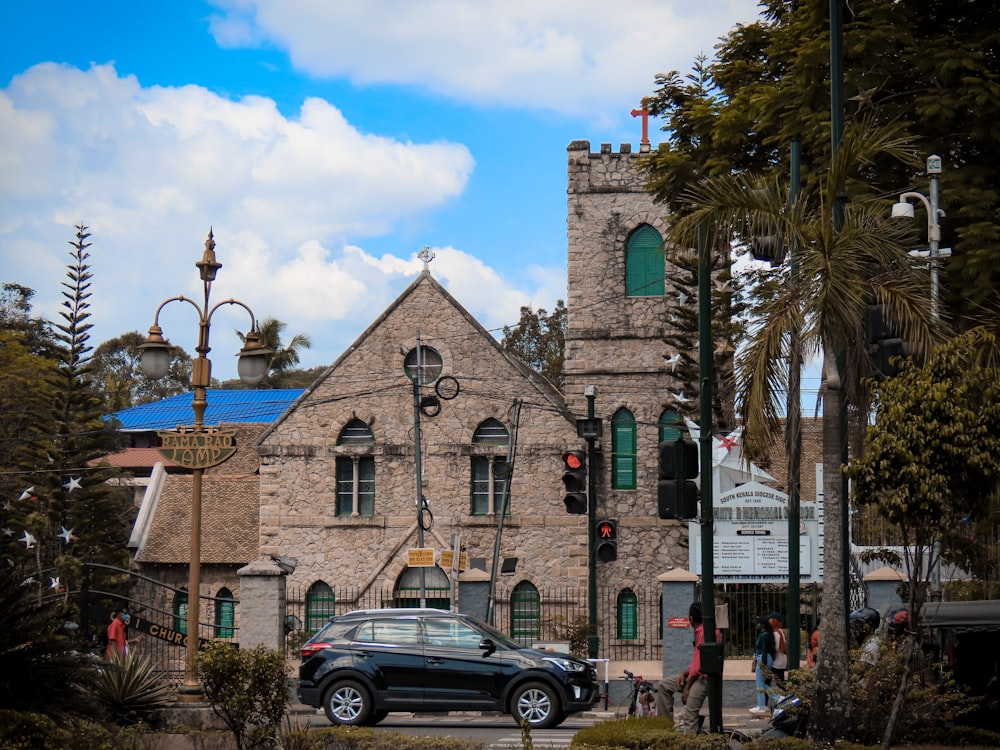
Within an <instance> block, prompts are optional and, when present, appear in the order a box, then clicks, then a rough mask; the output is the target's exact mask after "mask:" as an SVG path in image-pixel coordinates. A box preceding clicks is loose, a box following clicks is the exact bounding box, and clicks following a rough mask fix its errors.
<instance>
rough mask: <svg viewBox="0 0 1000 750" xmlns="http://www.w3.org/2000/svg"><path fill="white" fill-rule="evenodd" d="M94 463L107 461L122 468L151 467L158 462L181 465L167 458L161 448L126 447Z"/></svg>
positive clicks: (166, 464)
mask: <svg viewBox="0 0 1000 750" xmlns="http://www.w3.org/2000/svg"><path fill="white" fill-rule="evenodd" d="M93 463H94V464H105V463H106V464H108V465H109V466H115V467H118V468H122V469H150V468H152V467H153V465H154V464H156V463H162V464H163V465H164V466H179V465H180V464H176V463H174V462H173V461H170V460H169V459H167V458H165V457H164V456H163V454H162V453H160V449H159V448H126V449H125V450H123V451H118V452H117V453H109V454H108V455H106V456H103V457H102V458H100V459H98V460H96V461H94V462H93Z"/></svg>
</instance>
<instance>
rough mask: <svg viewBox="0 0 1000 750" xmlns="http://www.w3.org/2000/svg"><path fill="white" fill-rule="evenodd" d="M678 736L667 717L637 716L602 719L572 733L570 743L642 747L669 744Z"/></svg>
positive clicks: (575, 744)
mask: <svg viewBox="0 0 1000 750" xmlns="http://www.w3.org/2000/svg"><path fill="white" fill-rule="evenodd" d="M677 736H678V735H677V732H675V731H674V722H673V721H672V720H671V719H670V717H669V716H638V717H636V718H634V719H612V720H610V721H602V722H600V723H598V724H594V726H592V727H588V728H586V729H581V730H580V731H579V732H577V733H576V734H575V735H574V736H573V741H572V745H573V746H580V745H586V746H588V747H594V746H597V747H623V748H629V750H645V748H652V747H672V746H673V745H672V744H671V743H672V742H673V741H674V740H675V739H676V738H677Z"/></svg>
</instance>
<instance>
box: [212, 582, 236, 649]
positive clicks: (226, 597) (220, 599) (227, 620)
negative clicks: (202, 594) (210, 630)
mask: <svg viewBox="0 0 1000 750" xmlns="http://www.w3.org/2000/svg"><path fill="white" fill-rule="evenodd" d="M235 632H236V601H235V600H234V599H233V592H232V591H230V590H229V589H227V588H226V587H225V586H223V587H222V588H221V589H219V592H218V593H217V594H216V595H215V637H216V638H232V637H233V635H235Z"/></svg>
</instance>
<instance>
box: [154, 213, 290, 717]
mask: <svg viewBox="0 0 1000 750" xmlns="http://www.w3.org/2000/svg"><path fill="white" fill-rule="evenodd" d="M195 266H197V268H198V271H199V274H200V276H201V280H202V285H203V287H204V290H205V298H204V301H203V303H202V304H200V305H199V304H198V303H197V302H196V301H195V300H193V299H190V298H188V297H184V296H178V297H170V298H169V299H166V300H164V301H163V302H161V303H160V305H159V307H157V308H156V314H155V315H154V317H153V325H152V326H150V328H149V336H148V338H147V339H146V341H145V342H144V343H143V344H141V345H140V347H139V348H140V349H141V350H142V352H141V359H140V365H141V367H142V371H143V373H144V374H145V375H146V376H147V377H149V378H153V379H157V378H162V377H163V376H164V375H166V374H167V370H168V369H169V368H170V355H171V350H172V348H173V347H172V346H171V345H170V342H169V341H167V340H166V339H165V338H164V337H163V329H161V328H160V324H159V323H160V311H161V310H163V308H164V307H166V306H167V305H169V304H170V303H171V302H187V303H189V304H190V305H191V306H192V307H194V309H195V310H196V311H197V313H198V345H197V346H196V347H195V351H196V352H197V355H198V356H197V357H196V358H195V359H194V361H193V363H192V364H193V369H192V373H191V388H192V391H193V394H194V398H193V400H192V402H191V407H192V409H193V410H194V424H193V425H191V426H190V427H178V428H177V429H176V430H165V431H161V432H159V433H158V434H159V437H160V439H161V443H162V445H161V447H160V452H161V453H162V454H163V455H164V456H165V457H167V458H168V459H170V460H171V461H174V462H175V463H178V464H180V465H181V466H183V467H185V468H188V469H191V470H192V473H191V553H190V558H189V561H188V562H189V570H188V608H187V610H188V611H187V637H186V654H185V660H184V683H183V685H181V687H180V690H179V691H178V692H179V697H180V698H181V699H182V700H183V699H185V698H189V699H190V698H197V696H198V695H199V694H200V692H201V686H200V685H199V683H198V671H197V659H198V645H199V640H200V639H199V637H198V635H199V625H200V608H199V604H200V597H199V589H200V588H201V499H202V498H201V496H202V477H203V476H204V473H205V469H207V468H210V467H212V466H216V465H218V464H220V463H222V462H223V461H225V460H226V459H227V458H229V457H230V456H232V455H233V453H235V452H236V447H235V442H234V437H235V433H233V432H223V431H221V430H219V429H218V428H217V427H215V428H212V427H206V426H205V409H206V407H207V406H208V400H207V389H208V386H209V384H210V383H211V377H212V363H211V361H210V360H209V359H208V356H207V355H208V353H209V351H211V347H210V346H209V333H210V331H211V323H212V315H214V314H215V311H216V310H218V309H219V308H220V307H222V306H224V305H239V306H240V307H242V308H243V309H244V310H246V311H247V313H249V315H250V332H249V333H248V334H247V335H246V336H245V337H244V343H243V348H242V349H241V350H240V352H239V358H240V359H239V362H238V365H237V370H238V372H239V376H240V379H241V380H242V381H243V382H244V383H246V384H247V385H256V384H257V383H259V382H260V381H261V380H262V379H263V378H264V375H266V374H267V365H268V356H269V355H270V354H272V353H273V352H272V351H271V350H270V349H267V348H265V347H264V346H263V345H262V344H261V343H260V337H259V336H258V334H257V321H256V319H255V318H254V314H253V311H252V310H251V309H250V308H249V307H248V306H247V305H246V304H244V303H243V302H240V301H239V300H236V299H227V300H223V301H222V302H219V303H217V304H216V305H214V306H212V307H210V306H209V297H210V295H211V291H212V282H213V281H215V276H216V274H217V273H218V271H219V269H220V268H222V264H221V263H219V262H218V261H217V260H216V258H215V239H214V237H213V235H212V231H211V230H209V232H208V239H207V240H205V253H204V254H203V255H202V258H201V260H200V261H198V262H197V263H195Z"/></svg>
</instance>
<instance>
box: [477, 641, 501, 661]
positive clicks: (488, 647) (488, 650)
mask: <svg viewBox="0 0 1000 750" xmlns="http://www.w3.org/2000/svg"><path fill="white" fill-rule="evenodd" d="M479 648H481V649H482V650H483V658H484V659H485V658H486V657H487V656H490V655H491V654H493V653H494V652H495V651H496V650H497V644H496V643H494V642H493V639H492V638H483V640H481V641H480V642H479Z"/></svg>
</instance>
